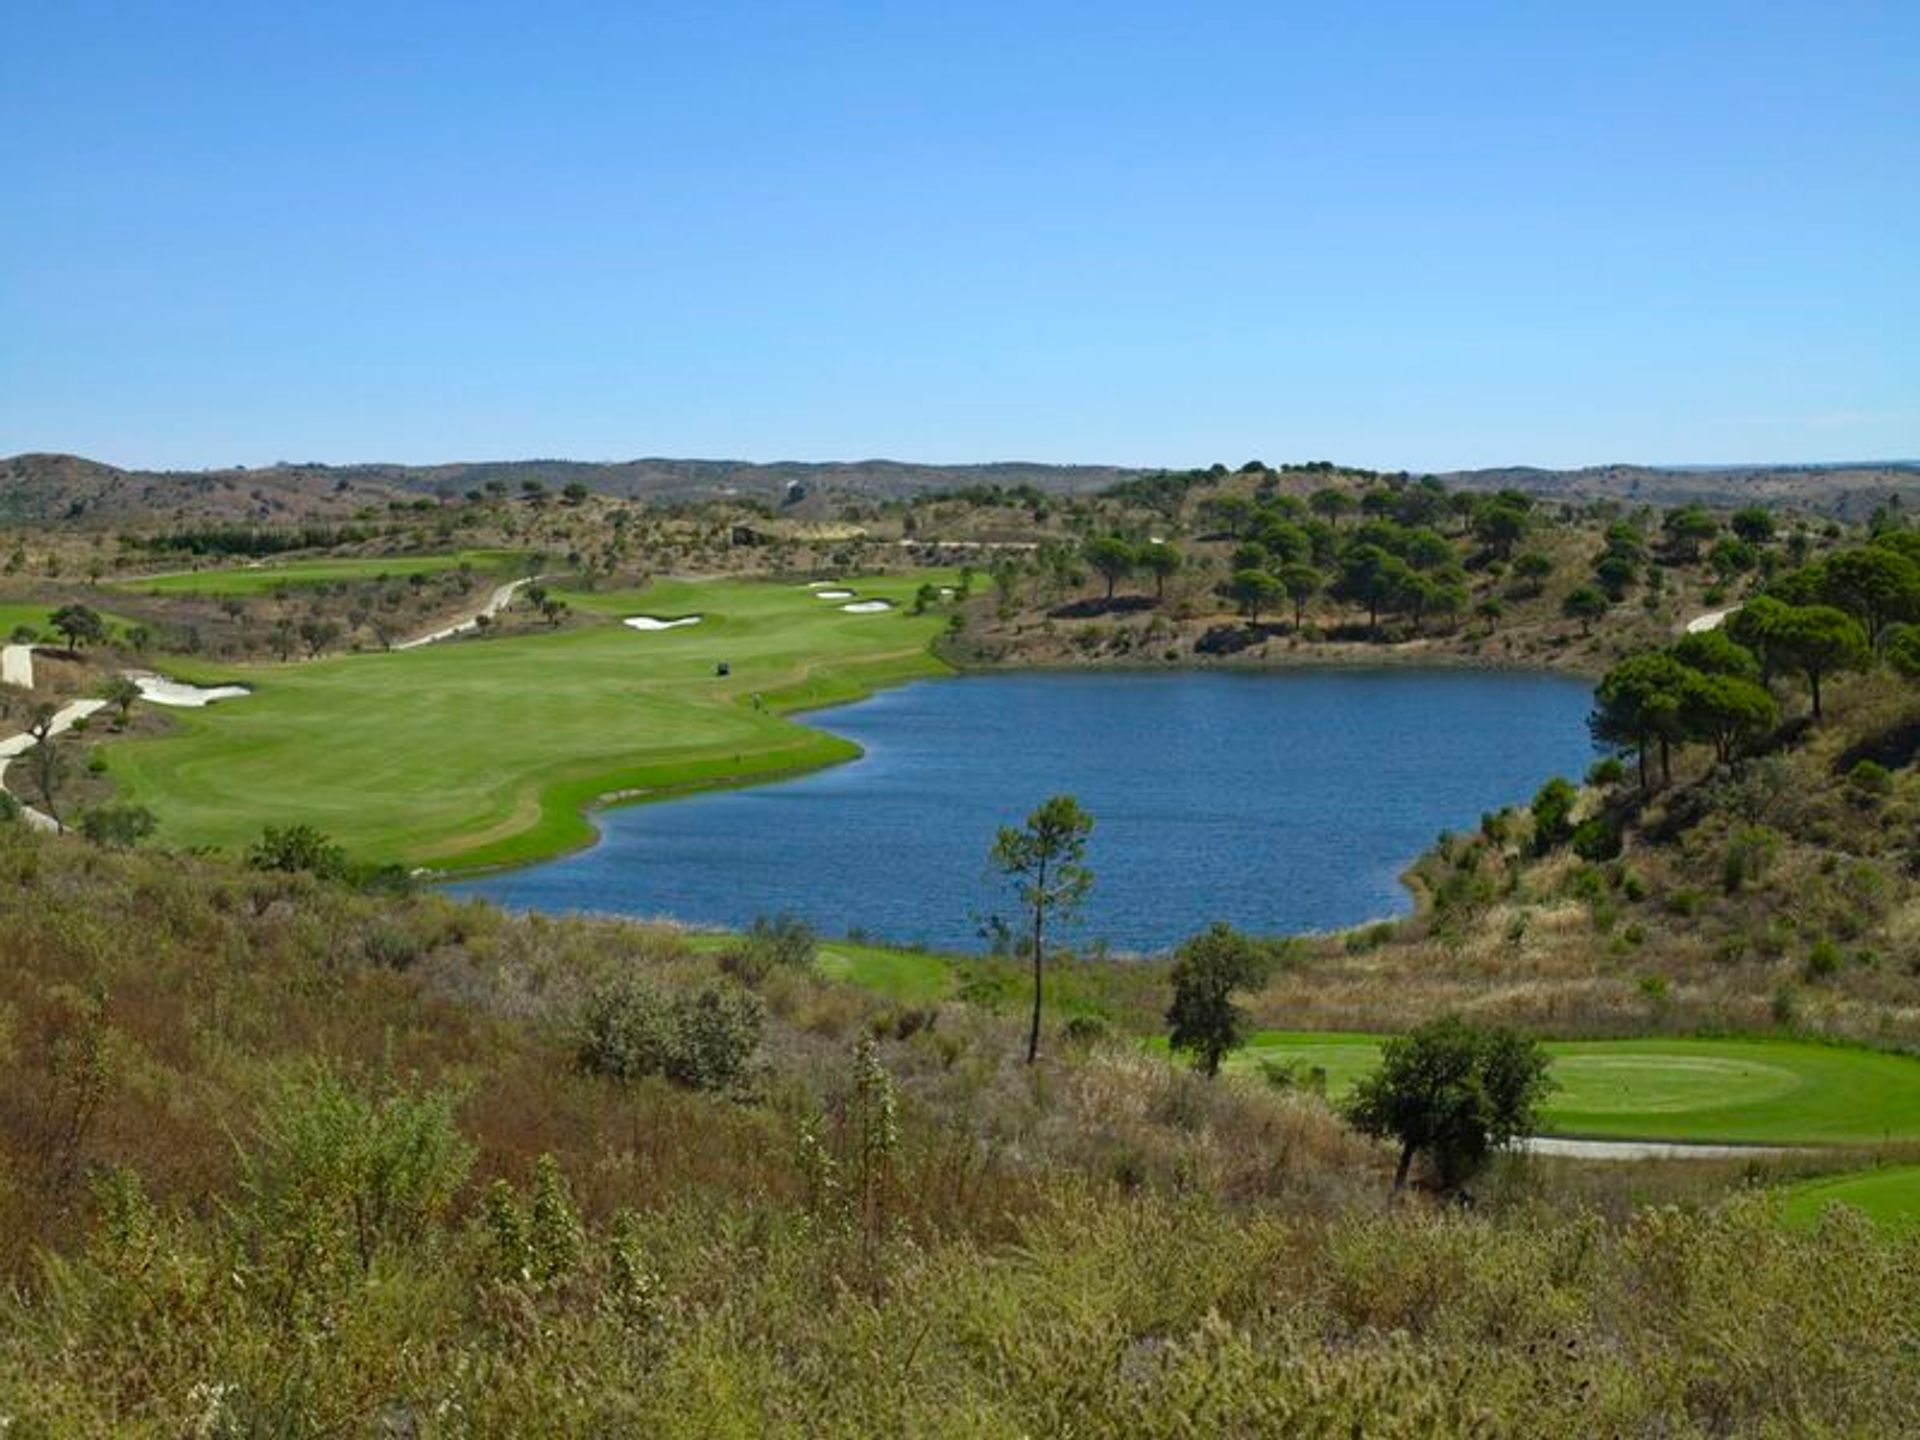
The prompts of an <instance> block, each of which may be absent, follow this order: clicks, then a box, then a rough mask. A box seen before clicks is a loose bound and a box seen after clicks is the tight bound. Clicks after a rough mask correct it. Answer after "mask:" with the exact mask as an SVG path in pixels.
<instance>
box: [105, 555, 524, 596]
mask: <svg viewBox="0 0 1920 1440" xmlns="http://www.w3.org/2000/svg"><path fill="white" fill-rule="evenodd" d="M519 559H520V556H519V555H518V554H517V553H516V552H515V551H512V550H459V551H454V552H451V553H447V554H439V555H370V556H354V557H351V558H346V559H341V558H332V559H325V560H288V561H285V562H276V561H272V560H263V561H261V562H260V563H259V564H257V565H232V566H225V567H223V568H221V569H218V570H190V571H188V570H183V571H179V572H177V573H174V574H168V575H152V576H146V577H136V578H134V579H131V580H116V581H114V582H113V588H114V589H116V590H131V591H138V592H140V593H142V594H146V595H266V594H270V593H272V592H273V591H275V590H278V589H280V588H282V587H283V586H292V587H295V588H298V587H300V586H309V585H331V584H333V583H334V582H335V581H339V580H377V579H379V578H380V577H382V576H391V577H392V578H394V579H396V580H400V579H405V578H406V577H407V576H409V575H433V574H438V573H439V572H440V571H443V570H454V569H457V568H459V567H460V566H461V565H471V566H472V567H473V568H474V570H475V571H476V572H477V573H479V574H482V575H497V574H500V573H502V572H503V571H506V570H508V569H510V568H511V567H512V566H513V565H514V563H515V562H516V561H518V560H519Z"/></svg>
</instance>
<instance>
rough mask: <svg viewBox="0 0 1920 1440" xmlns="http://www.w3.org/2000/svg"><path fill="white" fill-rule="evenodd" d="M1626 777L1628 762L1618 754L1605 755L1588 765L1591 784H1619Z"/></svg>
mask: <svg viewBox="0 0 1920 1440" xmlns="http://www.w3.org/2000/svg"><path fill="white" fill-rule="evenodd" d="M1626 778H1627V767H1626V763H1625V762H1624V761H1623V760H1621V758H1620V757H1619V756H1618V755H1607V756H1604V757H1602V758H1601V759H1599V760H1596V761H1594V762H1593V764H1592V765H1590V766H1589V767H1587V783H1588V784H1589V785H1594V786H1599V785H1618V784H1620V783H1621V782H1622V781H1623V780H1625V779H1626Z"/></svg>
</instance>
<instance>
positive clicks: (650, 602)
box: [111, 574, 945, 869]
mask: <svg viewBox="0 0 1920 1440" xmlns="http://www.w3.org/2000/svg"><path fill="white" fill-rule="evenodd" d="M927 578H928V576H927V575H926V574H912V575H907V576H899V577H892V578H888V579H882V580H875V581H869V582H861V583H860V584H859V585H858V587H857V588H858V589H859V590H860V593H861V594H862V596H875V597H879V598H885V599H891V600H893V601H894V602H895V603H896V605H897V606H898V607H899V608H897V609H895V610H893V611H890V612H888V613H885V614H877V615H849V614H847V613H845V612H844V611H842V610H840V609H839V608H838V607H837V606H836V605H834V604H832V603H829V602H825V601H821V600H819V599H817V598H815V597H814V596H813V595H812V594H811V593H810V592H809V591H807V590H806V589H804V588H802V587H799V586H794V585H781V584H769V583H740V582H722V581H714V582H665V583H661V584H657V585H653V586H650V587H648V588H647V589H645V590H643V591H639V592H616V593H604V594H603V593H575V594H569V595H568V596H567V597H566V598H567V600H568V602H569V603H570V604H571V605H572V606H573V607H574V609H575V610H576V611H577V612H579V614H580V615H581V616H583V617H585V623H577V624H575V625H572V626H570V627H568V628H565V629H561V630H557V631H551V632H525V633H520V634H515V635H510V636H503V637H500V638H496V639H474V640H461V641H455V642H451V643H447V644H442V645H436V646H429V647H427V648H425V649H421V650H415V651H408V652H404V653H395V654H374V655H353V656H342V657H338V658H334V659H327V660H320V661H315V662H310V663H305V664H293V665H261V666H245V667H226V669H225V671H224V674H225V677H226V678H230V679H233V680H235V681H238V682H239V683H242V684H246V685H248V686H250V687H252V689H253V691H254V693H253V694H252V695H251V696H249V697H248V698H247V699H246V700H244V701H240V702H235V703H233V704H231V705H228V706H224V707H214V708H211V709H208V710H205V711H199V712H182V713H180V714H179V715H178V716H177V717H176V722H175V729H174V732H173V733H171V734H169V735H167V736H165V737H163V738H159V739H155V740H142V741H138V742H130V743H129V742H123V743H118V744H115V745H114V746H113V747H112V750H113V753H112V756H111V764H112V767H113V774H114V775H115V777H116V780H117V781H118V783H119V784H120V786H121V789H122V791H123V793H124V794H125V795H126V796H127V798H128V799H130V800H133V801H137V802H138V803H141V804H144V805H146V806H148V807H149V808H151V809H152V810H153V811H154V813H155V814H156V815H158V816H159V818H160V823H161V834H162V836H163V838H164V839H165V840H166V841H167V842H168V843H170V844H173V845H183V846H184V845H208V846H216V847H223V848H228V849H235V848H238V847H240V846H242V845H244V844H245V843H247V842H248V841H250V840H251V839H253V838H254V837H255V836H257V835H258V834H259V832H260V830H261V828H262V827H263V826H265V825H270V824H274V825H279V824H288V823H293V822H306V823H310V824H314V825H317V826H319V827H320V828H321V829H323V830H325V831H327V832H328V833H329V834H330V835H332V836H333V837H334V838H335V839H336V840H338V841H340V842H341V843H342V844H344V845H345V846H346V847H347V848H348V849H349V850H351V851H352V852H354V853H355V854H356V855H360V856H363V857H365V858H367V859H372V860H399V861H405V862H408V863H415V864H423V865H428V866H433V867H437V868H442V869H459V868H472V867H478V866H489V865H506V864H515V863H521V862H525V861H529V860H534V859H539V858H543V857H546V856H550V855H554V854H557V853H560V852H562V851H564V850H567V849H569V848H573V847H577V846H580V845H584V844H586V843H588V842H589V841H590V840H591V839H592V835H593V831H592V827H591V825H590V823H589V821H588V819H587V817H586V814H585V812H586V810H587V809H588V808H589V807H590V806H591V805H593V804H594V803H595V802H596V801H598V800H600V799H602V798H604V797H609V796H613V797H617V798H621V799H638V798H643V797H644V798H655V797H661V796H665V795H670V794H674V793H679V792H683V791H687V790H691V789H697V788H702V787H707V786H714V785H727V784H740V783H744V782H747V781H752V780H758V779H764V778H769V777H772V776H775V775H782V774H791V773H794V772H796V771H800V770H805V769H809V768H816V767H819V766H823V765H829V764H833V763H836V762H838V761H842V760H846V759H850V758H852V757H853V756H855V755H857V754H858V753H859V751H858V747H857V746H855V745H853V744H852V743H851V742H850V741H847V740H843V739H841V738H839V737H837V736H833V735H829V734H826V733H824V732H822V731H819V730H815V729H811V728H809V727H807V726H804V725H801V724H797V723H795V722H794V721H793V720H791V719H789V718H787V716H788V715H789V714H791V713H793V712H797V711H802V710H807V709H812V708H816V707H819V706H823V705H830V704H834V703H838V702H841V701H846V700H852V699H857V698H859V697H860V696H862V695H864V694H866V693H867V692H868V691H869V690H870V689H872V688H873V687H874V686H878V685H883V684H888V683H892V682H897V681H901V680H908V679H913V678H917V677H922V676H931V675H937V674H943V673H945V667H944V666H943V665H941V664H940V662H939V661H937V660H936V659H934V658H933V656H932V655H931V654H930V653H929V651H928V648H927V647H928V642H929V641H930V640H931V639H932V638H933V636H934V634H935V633H936V632H937V631H938V629H939V628H940V626H941V624H942V623H943V620H942V618H941V617H940V616H938V615H926V616H915V615H912V614H910V613H909V612H908V610H907V608H906V604H907V602H908V601H909V600H910V599H911V597H912V595H913V593H914V591H915V590H916V589H917V588H918V586H919V585H920V584H921V583H922V582H923V581H924V580H925V579H927ZM935 578H941V577H939V576H936V577H935ZM636 613H646V614H661V615H679V614H689V613H699V614H701V615H703V616H704V617H705V618H704V619H703V621H702V623H701V624H699V625H697V626H693V627H690V628H687V629H681V630H669V631H662V632H654V633H645V632H639V631H635V630H632V629H629V628H628V627H626V626H624V625H621V624H619V623H618V620H619V617H621V616H625V615H632V614H636ZM720 661H726V662H727V663H728V664H729V666H730V667H731V673H730V674H729V675H727V676H724V677H723V676H719V675H717V674H716V667H717V664H718V662H720ZM756 697H757V703H756Z"/></svg>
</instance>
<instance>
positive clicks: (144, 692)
mask: <svg viewBox="0 0 1920 1440" xmlns="http://www.w3.org/2000/svg"><path fill="white" fill-rule="evenodd" d="M127 678H128V679H129V680H131V681H133V683H134V684H136V685H138V686H139V687H140V698H141V699H142V700H146V701H148V702H150V703H152V704H154V705H177V706H180V707H182V708H184V709H188V710H198V709H200V708H201V707H202V706H205V705H211V704H212V703H213V702H214V701H216V700H238V699H239V698H240V697H241V696H242V695H251V694H252V693H253V692H252V691H251V690H249V689H247V687H246V686H244V685H189V684H187V682H186V681H184V680H169V679H167V677H166V676H164V675H155V674H153V673H152V672H151V671H128V672H127Z"/></svg>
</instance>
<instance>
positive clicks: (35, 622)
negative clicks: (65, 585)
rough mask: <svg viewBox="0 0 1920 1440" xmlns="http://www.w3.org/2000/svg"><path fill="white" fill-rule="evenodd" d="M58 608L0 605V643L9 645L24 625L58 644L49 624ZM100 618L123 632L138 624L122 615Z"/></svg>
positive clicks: (58, 638) (53, 643)
mask: <svg viewBox="0 0 1920 1440" xmlns="http://www.w3.org/2000/svg"><path fill="white" fill-rule="evenodd" d="M59 608H60V607H59V606H58V605H22V604H19V603H17V602H13V601H9V602H7V603H6V604H4V605H0V642H7V643H11V641H12V639H13V632H14V630H15V629H16V628H17V627H18V626H21V625H25V626H27V627H28V628H30V629H33V630H37V631H38V632H39V634H40V638H41V640H43V641H45V642H46V643H48V644H52V645H57V644H59V643H60V637H59V636H58V635H57V634H55V633H54V629H53V625H52V623H51V621H52V619H53V612H54V611H55V610H57V609H59ZM100 618H101V619H103V620H105V621H106V622H107V623H108V624H109V625H117V626H119V627H120V628H121V629H123V630H124V629H126V628H127V627H128V626H130V625H137V624H139V623H140V622H139V621H137V620H129V619H127V618H126V616H124V615H112V614H106V613H102V615H101V617H100Z"/></svg>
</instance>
